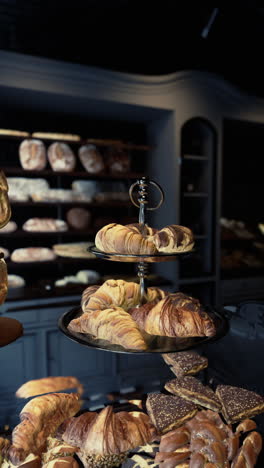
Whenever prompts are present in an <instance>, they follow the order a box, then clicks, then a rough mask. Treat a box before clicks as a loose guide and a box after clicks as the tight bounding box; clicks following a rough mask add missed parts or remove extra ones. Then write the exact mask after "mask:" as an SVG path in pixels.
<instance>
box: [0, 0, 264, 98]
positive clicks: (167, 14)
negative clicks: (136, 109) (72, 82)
mask: <svg viewBox="0 0 264 468" xmlns="http://www.w3.org/2000/svg"><path fill="white" fill-rule="evenodd" d="M109 5H111V6H109ZM263 39H264V9H263V7H257V6H255V5H254V4H252V3H250V4H249V3H247V2H243V3H242V4H240V6H232V7H230V6H228V7H227V6H225V7H221V8H214V7H208V6H203V5H201V3H196V4H194V5H193V6H189V5H188V6H183V5H180V4H179V5H177V6H176V5H175V3H174V4H173V6H172V2H171V1H167V0H163V1H157V2H154V3H153V2H149V1H141V2H139V1H130V0H114V1H111V2H109V1H108V0H85V1H84V0H83V1H80V0H75V1H74V2H67V1H65V2H62V1H54V0H45V1H44V0H1V1H0V49H7V50H14V51H18V52H22V53H26V54H31V55H37V56H44V57H50V58H55V59H60V60H66V61H71V62H78V63H83V64H88V65H91V66H99V67H105V68H110V69H114V70H119V71H128V72H134V73H143V74H163V73H169V72H174V71H177V70H183V69H199V70H206V71H211V72H214V73H217V74H220V75H222V76H223V77H224V78H226V79H227V80H229V81H231V82H232V83H234V84H235V85H237V86H239V87H242V88H243V89H244V90H246V91H247V92H248V93H250V94H253V95H259V96H264V89H263V78H264V72H263V71H262V67H261V50H262V44H263Z"/></svg>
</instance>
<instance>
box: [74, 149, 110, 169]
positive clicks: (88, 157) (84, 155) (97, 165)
mask: <svg viewBox="0 0 264 468" xmlns="http://www.w3.org/2000/svg"><path fill="white" fill-rule="evenodd" d="M78 156H79V159H80V161H81V163H82V165H83V167H84V169H85V170H86V171H87V172H89V174H98V173H99V172H102V171H103V170H104V169H105V164H104V160H103V158H102V155H101V153H100V152H99V151H98V149H97V148H96V146H95V145H83V146H81V147H80V148H79V151H78Z"/></svg>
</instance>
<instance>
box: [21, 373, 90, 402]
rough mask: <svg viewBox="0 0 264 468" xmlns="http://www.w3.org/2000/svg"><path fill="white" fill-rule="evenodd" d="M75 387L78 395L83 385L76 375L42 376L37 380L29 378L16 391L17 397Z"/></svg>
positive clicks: (80, 393)
mask: <svg viewBox="0 0 264 468" xmlns="http://www.w3.org/2000/svg"><path fill="white" fill-rule="evenodd" d="M70 388H76V389H77V393H78V395H82V393H83V386H82V384H81V382H80V381H79V380H78V379H77V378H76V377H44V378H42V379H37V380H29V381H28V382H26V383H24V384H23V385H21V387H19V389H18V390H17V391H16V397H18V398H30V397H33V396H36V395H41V394H43V393H51V392H58V391H60V390H66V389H70Z"/></svg>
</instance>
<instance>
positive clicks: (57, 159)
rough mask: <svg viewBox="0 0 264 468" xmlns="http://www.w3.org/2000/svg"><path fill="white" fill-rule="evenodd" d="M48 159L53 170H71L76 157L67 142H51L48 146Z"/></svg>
mask: <svg viewBox="0 0 264 468" xmlns="http://www.w3.org/2000/svg"><path fill="white" fill-rule="evenodd" d="M48 160H49V163H50V165H51V168H52V169H53V171H65V172H70V171H73V169H74V168H75V165H76V157H75V155H74V153H73V151H72V150H71V148H70V147H69V145H67V143H58V142H56V143H52V144H51V145H50V146H49V148H48Z"/></svg>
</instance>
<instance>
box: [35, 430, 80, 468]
mask: <svg viewBox="0 0 264 468" xmlns="http://www.w3.org/2000/svg"><path fill="white" fill-rule="evenodd" d="M77 451H78V447H74V446H72V445H70V444H67V443H65V442H62V441H61V440H58V439H56V438H53V437H48V438H47V450H46V452H44V453H42V463H43V464H42V468H44V467H45V468H55V467H61V466H65V468H66V466H68V468H70V467H72V468H78V466H79V465H78V462H77V461H76V460H75V459H74V458H73V456H74V454H75V453H76V452H77Z"/></svg>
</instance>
